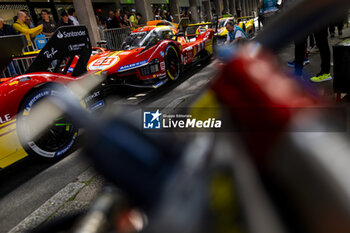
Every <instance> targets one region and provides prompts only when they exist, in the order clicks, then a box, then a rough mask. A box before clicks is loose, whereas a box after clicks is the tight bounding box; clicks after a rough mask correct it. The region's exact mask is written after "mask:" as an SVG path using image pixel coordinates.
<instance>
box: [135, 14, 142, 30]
mask: <svg viewBox="0 0 350 233" xmlns="http://www.w3.org/2000/svg"><path fill="white" fill-rule="evenodd" d="M136 18H137V22H138V25H137V27H142V15H141V13H137V14H136Z"/></svg>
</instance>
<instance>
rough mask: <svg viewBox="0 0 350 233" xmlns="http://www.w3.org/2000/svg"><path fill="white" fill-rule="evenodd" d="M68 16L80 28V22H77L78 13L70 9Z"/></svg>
mask: <svg viewBox="0 0 350 233" xmlns="http://www.w3.org/2000/svg"><path fill="white" fill-rule="evenodd" d="M68 15H69V17H68V18H69V19H70V20H71V21H72V22H73V25H75V26H78V25H79V21H78V20H77V13H76V12H75V9H74V8H69V9H68Z"/></svg>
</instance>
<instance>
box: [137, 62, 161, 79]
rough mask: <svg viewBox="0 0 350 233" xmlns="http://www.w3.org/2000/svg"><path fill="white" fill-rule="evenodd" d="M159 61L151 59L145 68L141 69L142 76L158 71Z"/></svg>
mask: <svg viewBox="0 0 350 233" xmlns="http://www.w3.org/2000/svg"><path fill="white" fill-rule="evenodd" d="M159 63H160V62H159V59H153V60H152V61H150V63H148V65H147V66H144V67H141V68H140V72H141V75H142V76H147V75H151V74H154V73H157V72H158V71H159Z"/></svg>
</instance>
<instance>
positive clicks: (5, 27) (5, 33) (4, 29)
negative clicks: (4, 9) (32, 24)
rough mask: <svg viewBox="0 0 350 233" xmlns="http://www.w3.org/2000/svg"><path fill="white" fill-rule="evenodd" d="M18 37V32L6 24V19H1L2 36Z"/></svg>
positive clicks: (0, 34) (0, 30)
mask: <svg viewBox="0 0 350 233" xmlns="http://www.w3.org/2000/svg"><path fill="white" fill-rule="evenodd" d="M11 35H17V32H16V31H15V29H13V27H11V25H8V24H4V19H3V18H0V36H11Z"/></svg>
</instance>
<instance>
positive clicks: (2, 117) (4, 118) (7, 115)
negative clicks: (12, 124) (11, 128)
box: [0, 113, 11, 124]
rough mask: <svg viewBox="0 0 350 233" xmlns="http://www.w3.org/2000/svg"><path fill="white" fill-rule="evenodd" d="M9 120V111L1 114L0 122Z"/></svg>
mask: <svg viewBox="0 0 350 233" xmlns="http://www.w3.org/2000/svg"><path fill="white" fill-rule="evenodd" d="M10 120H11V116H10V114H9V113H7V114H5V115H3V116H0V124H4V123H6V122H8V121H10Z"/></svg>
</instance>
